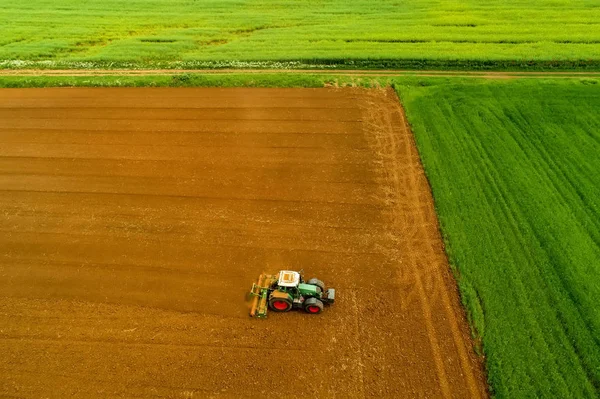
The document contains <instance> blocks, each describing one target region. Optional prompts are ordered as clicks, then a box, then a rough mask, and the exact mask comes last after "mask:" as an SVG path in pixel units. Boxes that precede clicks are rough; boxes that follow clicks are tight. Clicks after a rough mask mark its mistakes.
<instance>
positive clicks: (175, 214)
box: [0, 88, 486, 398]
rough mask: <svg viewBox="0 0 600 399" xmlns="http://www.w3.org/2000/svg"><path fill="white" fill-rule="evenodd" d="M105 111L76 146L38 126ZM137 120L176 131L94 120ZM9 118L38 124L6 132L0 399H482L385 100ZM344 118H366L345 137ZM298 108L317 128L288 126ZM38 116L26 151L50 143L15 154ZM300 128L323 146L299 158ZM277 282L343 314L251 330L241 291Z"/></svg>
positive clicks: (92, 94) (60, 99) (185, 93)
mask: <svg viewBox="0 0 600 399" xmlns="http://www.w3.org/2000/svg"><path fill="white" fill-rule="evenodd" d="M73 99H76V101H74V100H73ZM69 104H70V105H69ZM107 104H110V107H111V108H98V110H97V111H98V115H97V116H96V118H95V120H91V121H90V123H89V125H88V124H87V123H84V122H83V121H79V122H78V123H77V127H78V129H70V130H66V129H63V128H64V126H63V125H62V124H61V123H62V122H61V121H62V120H63V119H64V117H65V115H66V114H68V113H65V112H64V110H63V111H61V113H59V114H57V115H56V118H51V114H49V112H48V110H49V109H56V107H58V106H60V107H65V106H66V107H69V106H71V107H73V108H77V109H86V110H87V111H86V112H87V113H88V114H87V115H90V114H89V109H93V108H94V107H103V106H106V105H107ZM140 104H142V105H141V106H142V107H145V106H148V108H149V109H150V108H152V107H157V106H158V108H160V111H159V113H158V114H157V115H160V117H161V118H163V117H164V118H166V117H168V113H165V112H166V111H165V109H166V108H170V109H174V110H175V111H174V113H173V119H171V120H169V121H168V123H166V122H165V123H162V124H161V126H162V129H163V131H162V132H160V131H152V132H151V133H149V132H148V131H149V130H153V129H152V126H153V125H152V124H153V122H152V119H153V118H155V117H156V115H153V114H152V112H151V111H148V112H146V111H144V112H141V113H138V116H139V117H140V118H147V119H145V121H144V123H140V124H139V125H137V124H136V123H131V126H129V125H128V126H123V123H121V122H118V121H117V122H116V123H115V124H113V123H111V117H110V115H106V114H103V113H106V112H111V110H114V108H115V107H116V108H121V109H122V110H120V111H119V112H120V114H121V115H124V114H126V113H127V111H126V110H127V109H128V107H135V108H140ZM3 105H6V106H9V108H11V109H15V108H17V109H18V108H20V107H22V108H23V109H26V111H25V110H18V111H10V113H11V119H10V121H9V122H10V126H12V127H11V128H10V129H4V130H3V129H2V127H3V124H5V125H6V124H7V123H9V122H6V121H5V120H3V119H0V148H2V149H3V150H2V151H0V170H1V176H0V177H1V179H0V214H1V215H4V216H6V217H4V218H0V243H1V244H2V245H3V249H4V250H3V251H2V252H0V276H2V278H1V279H0V326H2V327H1V328H0V370H2V372H3V379H0V396H11V395H12V396H20V397H32V398H33V397H65V396H75V397H85V398H91V397H106V396H111V397H135V396H145V397H147V396H156V397H190V398H192V397H219V398H238V397H253V396H264V395H269V394H271V393H273V392H280V390H281V381H286V384H287V389H288V391H287V393H288V394H289V393H290V392H291V393H293V394H290V395H291V396H293V397H308V396H313V397H324V398H329V397H331V398H334V397H338V398H340V397H342V398H363V397H378V398H398V397H485V396H486V391H485V382H484V378H483V373H482V371H481V365H480V363H479V360H478V359H477V358H476V357H475V355H474V354H473V352H472V349H471V343H470V339H469V332H468V326H467V324H466V320H465V318H464V315H463V313H462V310H461V308H460V303H459V301H458V294H457V292H456V285H455V282H454V281H453V280H452V276H451V275H450V272H449V268H448V264H447V261H446V258H445V254H444V252H443V247H442V243H441V238H440V236H439V232H438V231H437V221H436V218H435V214H434V211H433V204H432V200H431V195H430V193H429V188H428V185H427V181H426V179H425V177H424V174H423V171H422V169H421V167H420V163H419V158H418V155H417V152H416V148H415V146H414V142H413V141H412V136H411V133H410V131H409V130H408V128H407V126H406V123H405V121H404V120H403V118H402V110H401V108H400V105H399V103H398V99H397V97H396V96H395V94H393V93H391V92H389V91H385V90H366V89H333V88H331V89H273V90H270V89H260V90H255V89H141V90H138V89H40V90H38V89H31V90H29V89H26V90H0V108H2V106H3ZM340 105H343V106H344V107H345V108H344V109H346V110H347V109H353V110H356V111H355V112H354V113H348V112H347V111H344V112H341V113H340V115H339V121H338V122H336V120H337V119H336V118H337V116H336V111H335V110H336V109H337V108H339V106H340ZM336 106H337V108H336ZM227 107H232V108H227ZM264 107H271V108H273V107H275V108H277V109H279V111H277V113H274V116H273V118H265V116H266V115H265V108H264ZM286 107H287V108H286ZM293 107H301V108H302V109H303V115H304V118H306V119H308V120H311V122H309V123H308V125H307V122H306V121H304V122H301V121H299V123H298V124H294V123H293V121H291V120H290V119H293V118H291V117H290V112H291V113H293V110H292V109H291V108H293ZM5 108H6V107H5ZM321 108H322V109H325V108H326V109H327V110H328V111H327V112H325V113H324V112H323V111H322V110H321V111H318V112H317V113H316V114H312V113H311V111H310V110H318V109H321ZM183 109H186V111H185V112H184V111H183ZM190 109H197V110H199V111H198V112H199V114H201V115H203V118H204V119H203V120H198V121H196V122H194V123H193V124H192V123H190V122H189V118H187V116H189V115H187V114H188V113H189V112H193V111H190ZM211 109H219V110H220V111H219V113H218V114H217V115H215V118H220V119H221V120H220V121H214V120H211V119H210V114H211V111H210V110H211ZM226 109H232V110H235V113H234V115H235V118H239V119H240V121H239V122H237V123H235V122H234V123H232V125H227V123H226V122H225V121H224V120H223V119H228V115H227V112H226V111H223V110H226ZM287 109H289V112H288V111H287ZM296 109H297V108H296ZM36 110H39V112H40V115H42V116H44V118H45V122H44V124H39V120H38V122H35V124H36V130H35V131H32V130H27V129H24V130H23V132H27V134H28V135H29V139H28V142H32V141H33V142H35V141H39V140H40V139H41V141H48V140H47V138H48V137H54V138H57V140H56V142H54V143H53V144H51V145H50V144H41V143H40V144H41V145H39V146H38V147H36V148H35V151H34V150H31V151H30V152H28V153H27V154H23V153H20V150H21V149H22V148H21V147H19V144H17V143H15V140H16V138H18V136H19V129H20V128H24V127H26V126H29V127H31V125H32V123H33V122H31V121H27V119H26V118H28V117H30V116H33V117H35V115H36V112H37V111H36ZM186 115H187V116H186ZM267 116H268V115H267ZM181 117H186V118H187V119H186V120H188V121H187V122H185V121H183V122H182V123H184V125H185V126H186V127H187V129H183V130H182V129H179V128H178V122H177V119H178V118H181ZM75 119H76V117H75V116H74V120H75ZM96 119H97V120H96ZM265 119H268V121H266V120H265ZM348 119H351V120H354V121H356V123H353V124H348V123H347V122H344V121H347V120H348ZM21 120H22V121H23V123H20V121H21ZM278 120H281V122H278ZM65 125H73V121H70V122H69V121H68V120H67V121H66V122H65ZM98 126H101V127H102V129H101V130H98ZM230 126H237V128H234V129H231V128H230ZM302 126H304V127H306V126H309V127H310V129H309V131H310V132H311V134H306V135H302V138H294V141H293V142H290V134H293V132H298V131H301V129H300V128H301V127H302ZM5 127H6V126H5ZM214 127H218V128H219V130H221V131H224V132H226V134H207V132H210V131H211V130H213V128H214ZM230 131H231V132H235V134H237V135H238V136H237V137H239V139H240V140H243V141H244V145H245V147H246V148H245V149H244V151H242V152H240V151H239V149H238V150H236V140H232V139H231V134H230V133H229V132H230ZM265 131H267V132H265ZM61 132H63V133H64V134H65V135H68V136H61V134H62V133H61ZM271 133H274V134H271ZM331 133H335V134H336V139H335V140H336V141H335V142H330V141H328V140H329V139H327V137H329V136H331ZM17 141H18V140H17ZM105 141H111V142H115V141H118V142H123V143H128V150H127V151H123V149H122V147H119V146H111V145H104V146H102V145H97V143H101V142H105ZM11 142H12V143H13V145H12V146H8V145H7V143H11ZM69 142H78V143H82V144H85V145H82V146H80V147H76V148H75V147H73V146H72V145H69V144H68V143H69ZM267 142H269V143H270V142H272V144H273V146H274V147H279V148H277V149H269V150H265V148H264V145H265V143H267ZM182 143H185V144H186V145H188V144H189V146H190V147H189V148H188V149H187V150H186V151H182V146H181V144H182ZM319 143H321V144H323V143H325V144H326V145H320V146H319V145H317V144H319ZM155 145H156V146H159V147H160V148H161V151H163V155H164V157H162V158H166V160H165V159H160V158H161V157H156V156H153V155H155V154H153V153H148V152H147V151H148V148H151V147H153V146H155ZM214 146H219V147H223V148H224V149H223V150H222V151H206V148H209V147H214ZM297 146H303V147H304V150H303V151H298V150H297V149H296V147H297ZM227 147H231V150H229V151H228V150H227ZM284 147H290V148H284ZM153 151H155V150H153ZM144 153H146V155H147V156H140V155H143V154H144ZM49 154H50V155H52V154H53V155H61V156H60V157H56V158H52V157H49V156H48V155H49ZM24 155H27V156H24ZM92 158H102V159H92ZM129 158H136V159H137V158H144V159H141V160H131V159H129ZM61 176H62V177H61ZM100 177H101V178H100ZM125 177H126V178H125ZM336 182H343V184H338V183H336ZM240 193H246V195H245V196H244V195H241V194H240ZM280 268H294V269H302V268H303V269H305V270H306V271H307V273H309V274H310V275H309V276H307V277H312V276H313V275H314V276H317V277H319V278H321V279H323V280H324V281H325V282H327V283H330V284H331V285H332V286H334V287H336V288H338V290H339V293H338V302H337V303H336V304H335V305H334V306H333V307H331V308H329V309H326V311H325V312H324V313H323V314H322V315H321V316H320V317H316V318H315V317H307V316H306V315H304V314H302V313H291V314H285V315H280V314H271V315H270V317H269V319H268V320H266V321H259V320H252V319H249V317H248V316H247V312H248V309H247V308H246V306H245V304H244V303H243V298H244V295H245V293H246V291H247V290H248V289H249V286H250V284H251V283H252V281H253V280H254V279H255V278H256V276H257V275H258V274H259V273H261V272H263V271H269V272H273V271H277V270H278V269H280Z"/></svg>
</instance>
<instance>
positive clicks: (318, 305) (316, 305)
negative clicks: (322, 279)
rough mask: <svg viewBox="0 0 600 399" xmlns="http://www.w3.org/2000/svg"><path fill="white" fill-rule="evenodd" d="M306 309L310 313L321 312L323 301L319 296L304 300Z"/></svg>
mask: <svg viewBox="0 0 600 399" xmlns="http://www.w3.org/2000/svg"><path fill="white" fill-rule="evenodd" d="M304 311H305V312H306V313H310V314H319V313H321V312H322V311H323V302H321V301H320V300H318V299H317V298H308V299H307V300H306V301H304Z"/></svg>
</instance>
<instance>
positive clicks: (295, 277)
mask: <svg viewBox="0 0 600 399" xmlns="http://www.w3.org/2000/svg"><path fill="white" fill-rule="evenodd" d="M300 280H301V278H300V273H298V272H292V271H289V270H282V271H280V272H279V280H278V281H277V285H278V286H280V287H286V288H287V287H298V284H300Z"/></svg>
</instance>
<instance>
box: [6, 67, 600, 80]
mask: <svg viewBox="0 0 600 399" xmlns="http://www.w3.org/2000/svg"><path fill="white" fill-rule="evenodd" d="M181 74H198V75H232V74H256V75H261V74H284V75H285V74H291V75H294V74H311V75H335V76H355V77H357V78H360V77H394V76H422V77H455V78H484V79H522V78H529V79H573V78H600V72H596V71H564V72H550V71H539V72H519V71H442V70H394V69H389V70H385V69H373V70H367V69H356V70H349V69H0V76H32V77H35V76H65V77H67V76H153V75H181Z"/></svg>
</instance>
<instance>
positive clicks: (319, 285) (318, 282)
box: [306, 278, 325, 292]
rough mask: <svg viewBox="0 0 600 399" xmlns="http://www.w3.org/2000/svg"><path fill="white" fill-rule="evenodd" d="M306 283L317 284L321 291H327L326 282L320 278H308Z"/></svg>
mask: <svg viewBox="0 0 600 399" xmlns="http://www.w3.org/2000/svg"><path fill="white" fill-rule="evenodd" d="M306 284H311V285H316V286H317V287H319V288H320V289H321V292H323V291H325V283H323V282H322V281H321V280H319V279H318V278H311V279H310V280H308V281H307V282H306Z"/></svg>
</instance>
